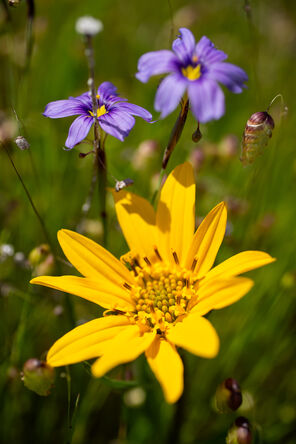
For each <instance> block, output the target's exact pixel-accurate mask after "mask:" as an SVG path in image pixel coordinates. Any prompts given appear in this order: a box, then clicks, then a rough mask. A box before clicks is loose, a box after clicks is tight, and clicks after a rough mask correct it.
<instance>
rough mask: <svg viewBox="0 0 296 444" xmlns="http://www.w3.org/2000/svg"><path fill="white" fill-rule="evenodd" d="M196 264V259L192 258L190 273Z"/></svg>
mask: <svg viewBox="0 0 296 444" xmlns="http://www.w3.org/2000/svg"><path fill="white" fill-rule="evenodd" d="M196 264H197V259H196V258H194V259H193V261H192V265H191V271H194V269H195V267H196Z"/></svg>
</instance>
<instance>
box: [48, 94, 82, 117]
mask: <svg viewBox="0 0 296 444" xmlns="http://www.w3.org/2000/svg"><path fill="white" fill-rule="evenodd" d="M84 112H85V111H84V108H83V106H82V104H81V102H79V100H77V99H75V98H71V99H69V100H56V101H55V102H50V103H48V104H47V105H46V107H45V110H44V113H43V115H44V116H45V117H50V118H51V119H59V118H60V117H69V116H75V115H76V114H83V113H84Z"/></svg>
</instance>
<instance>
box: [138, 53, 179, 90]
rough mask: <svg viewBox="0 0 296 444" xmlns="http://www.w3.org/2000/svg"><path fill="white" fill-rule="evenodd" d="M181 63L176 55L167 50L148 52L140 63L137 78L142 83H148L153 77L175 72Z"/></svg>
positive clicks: (141, 58)
mask: <svg viewBox="0 0 296 444" xmlns="http://www.w3.org/2000/svg"><path fill="white" fill-rule="evenodd" d="M179 63H180V62H179V60H178V58H177V57H176V56H175V54H174V53H173V52H172V51H168V50H167V49H163V50H162V51H153V52H147V54H144V55H142V57H140V59H139V61H138V72H137V74H136V78H137V79H138V80H140V82H143V83H146V82H148V80H149V78H150V77H151V76H156V75H158V74H166V73H168V72H171V71H175V70H176V69H177V66H178V64H179Z"/></svg>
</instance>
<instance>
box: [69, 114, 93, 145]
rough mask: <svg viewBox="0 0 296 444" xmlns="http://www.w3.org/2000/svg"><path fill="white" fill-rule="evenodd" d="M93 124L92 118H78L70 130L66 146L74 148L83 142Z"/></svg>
mask: <svg viewBox="0 0 296 444" xmlns="http://www.w3.org/2000/svg"><path fill="white" fill-rule="evenodd" d="M92 124H93V118H92V117H91V116H89V117H88V116H79V117H77V119H75V120H74V122H73V123H72V125H71V126H70V128H69V133H68V138H67V140H66V143H65V146H66V147H67V148H73V147H74V146H75V145H77V143H79V142H81V141H82V140H83V139H84V138H85V137H86V136H87V135H88V133H89V130H90V127H91V126H92Z"/></svg>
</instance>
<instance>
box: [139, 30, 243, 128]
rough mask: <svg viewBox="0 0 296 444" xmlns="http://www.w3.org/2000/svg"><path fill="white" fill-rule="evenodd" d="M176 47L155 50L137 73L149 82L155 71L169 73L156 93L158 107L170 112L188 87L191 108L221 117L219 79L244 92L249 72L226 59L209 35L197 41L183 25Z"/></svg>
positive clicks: (199, 114)
mask: <svg viewBox="0 0 296 444" xmlns="http://www.w3.org/2000/svg"><path fill="white" fill-rule="evenodd" d="M179 32H180V37H178V38H177V39H176V40H174V42H173V45H172V51H169V50H163V51H153V52H148V53H147V54H144V55H143V56H142V57H140V59H139V62H138V73H137V74H136V77H137V79H138V80H140V81H141V82H143V83H146V82H147V81H148V80H149V78H150V77H151V76H153V75H158V74H166V73H168V74H169V75H168V76H167V77H165V78H164V79H163V80H162V82H161V83H160V85H159V88H158V90H157V93H156V97H155V102H154V107H155V109H156V111H160V112H161V117H162V118H164V117H166V116H167V115H168V114H170V113H171V112H172V111H173V110H174V109H175V108H176V107H177V106H178V103H179V102H180V100H181V98H182V97H183V95H184V93H185V92H186V91H187V94H188V97H189V101H190V104H191V109H192V112H193V114H194V116H195V117H196V119H197V120H198V121H200V122H201V123H206V122H209V121H210V120H212V119H219V118H220V117H221V116H223V114H224V111H225V104H224V94H223V91H222V89H221V88H220V86H219V85H218V83H217V82H220V83H222V84H223V85H225V86H227V88H228V89H229V90H230V91H232V92H233V93H240V92H242V88H243V87H244V86H245V85H244V82H245V81H246V80H248V76H247V74H246V73H245V71H243V70H242V69H241V68H239V67H238V66H236V65H232V64H231V63H225V62H224V60H225V59H226V58H227V55H226V54H225V53H224V52H223V51H219V50H218V49H216V48H215V46H214V44H213V43H212V42H211V41H210V40H209V39H208V38H207V37H205V36H204V37H202V38H201V39H200V41H199V42H198V43H197V44H196V43H195V39H194V36H193V34H192V33H191V31H189V29H186V28H180V29H179Z"/></svg>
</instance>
